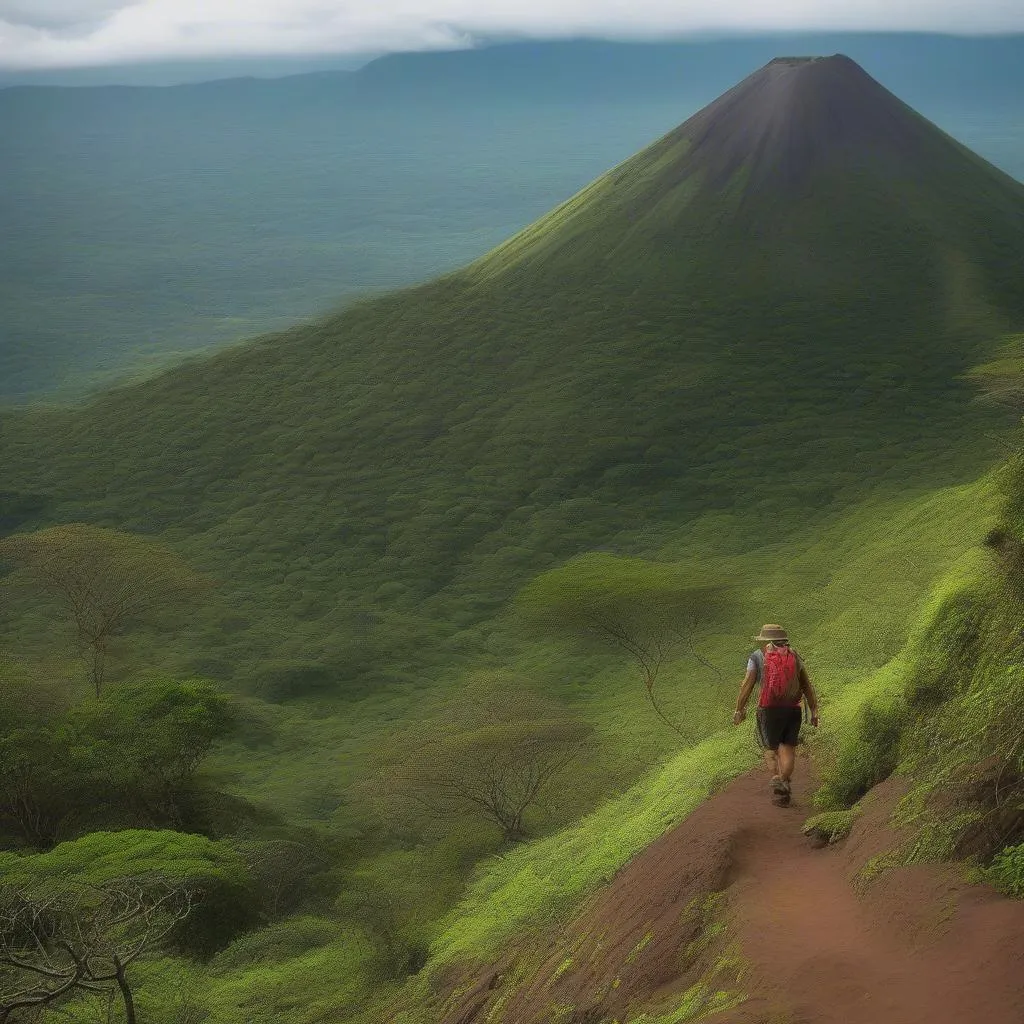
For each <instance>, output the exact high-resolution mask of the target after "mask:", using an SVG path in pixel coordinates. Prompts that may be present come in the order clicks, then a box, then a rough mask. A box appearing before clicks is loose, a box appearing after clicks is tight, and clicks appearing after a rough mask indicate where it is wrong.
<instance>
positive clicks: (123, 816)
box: [0, 680, 231, 847]
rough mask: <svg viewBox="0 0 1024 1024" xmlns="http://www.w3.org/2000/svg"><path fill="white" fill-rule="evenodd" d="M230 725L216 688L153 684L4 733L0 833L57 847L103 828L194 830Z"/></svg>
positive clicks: (117, 690)
mask: <svg viewBox="0 0 1024 1024" xmlns="http://www.w3.org/2000/svg"><path fill="white" fill-rule="evenodd" d="M230 726H231V717H230V714H229V711H228V705H227V701H226V700H225V698H224V696H223V695H222V694H220V693H218V692H217V691H216V690H215V689H214V688H213V687H212V686H210V685H208V684H206V683H202V682H197V681H187V682H177V681H173V680H152V681H149V682H147V683H131V684H119V685H118V686H112V687H109V688H108V689H107V690H106V691H105V692H104V694H103V696H102V697H101V698H100V699H99V700H95V701H87V702H84V703H83V704H81V705H79V706H78V707H75V708H72V709H71V710H70V711H69V712H67V713H65V714H64V715H62V716H59V717H56V718H54V719H53V720H51V721H49V722H46V723H44V724H39V725H32V726H26V727H23V728H16V729H12V730H10V731H9V732H7V733H4V734H0V827H3V826H14V827H15V828H17V830H18V831H19V832H20V833H21V835H22V836H23V837H24V839H25V840H26V841H27V842H28V843H29V844H31V845H32V846H35V847H49V846H52V845H53V844H54V843H55V842H57V841H58V840H59V839H61V838H70V836H71V835H73V834H74V833H75V832H76V831H83V830H88V826H89V825H90V824H92V825H93V826H95V825H96V824H97V823H102V822H109V821H117V822H121V823H125V822H130V823H146V824H153V825H173V826H181V825H183V824H194V823H195V822H194V815H190V814H189V809H190V807H191V805H192V804H193V803H194V800H193V799H192V798H193V796H194V794H195V791H196V787H195V785H194V775H195V772H196V770H197V769H198V767H199V765H200V763H201V762H202V759H203V758H204V757H205V756H206V754H207V752H208V751H209V749H210V746H211V745H212V744H213V743H214V741H215V740H217V739H218V738H220V737H221V736H223V735H225V734H226V733H227V731H228V730H229V728H230Z"/></svg>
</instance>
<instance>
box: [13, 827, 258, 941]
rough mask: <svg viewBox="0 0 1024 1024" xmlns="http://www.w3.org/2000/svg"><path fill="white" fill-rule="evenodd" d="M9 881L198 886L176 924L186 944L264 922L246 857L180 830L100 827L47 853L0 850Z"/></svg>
mask: <svg viewBox="0 0 1024 1024" xmlns="http://www.w3.org/2000/svg"><path fill="white" fill-rule="evenodd" d="M0 878H2V879H3V885H4V886H7V887H10V888H13V889H16V890H19V891H21V892H26V893H33V892H45V891H48V890H49V889H50V888H51V887H53V886H55V885H60V886H65V885H70V886H89V885H99V884H102V883H104V882H110V881H113V880H115V879H119V878H142V879H145V878H153V879H166V880H167V881H169V882H171V883H173V884H178V885H182V886H185V887H186V888H189V889H194V890H195V891H196V892H197V893H199V894H200V900H199V902H198V904H197V906H196V908H195V909H194V910H193V912H192V913H191V914H190V915H189V916H188V917H187V918H186V919H185V920H184V921H182V922H181V924H180V925H179V926H178V927H177V928H176V929H175V933H174V936H175V940H176V943H177V944H178V945H179V946H180V947H181V948H182V949H184V950H188V951H190V952H194V953H198V954H200V955H209V954H212V953H213V952H215V951H216V950H218V949H220V948H221V947H223V946H224V945H225V944H226V943H228V942H229V941H231V939H232V938H234V937H235V936H236V935H237V934H239V933H240V932H242V931H244V930H246V929H247V928H251V927H252V926H253V925H254V924H255V923H256V921H257V915H258V894H257V892H256V889H255V886H254V885H253V881H252V878H251V876H250V874H249V872H248V869H247V868H246V865H245V863H244V861H243V860H242V858H241V857H240V856H239V855H238V854H237V853H236V852H235V851H234V850H232V849H231V847H230V846H228V845H227V844H225V843H218V842H213V841H212V840H210V839H207V838H205V837H204V836H197V835H186V834H184V833H181V832H171V831H168V830H163V831H144V830H139V829H130V830H127V831H124V832H93V833H90V834H89V835H86V836H82V837H81V838H80V839H76V840H75V841H74V842H69V843H61V844H60V845H59V846H55V847H54V848H53V849H52V850H50V851H48V852H47V853H36V854H29V855H27V856H18V855H16V854H13V853H0Z"/></svg>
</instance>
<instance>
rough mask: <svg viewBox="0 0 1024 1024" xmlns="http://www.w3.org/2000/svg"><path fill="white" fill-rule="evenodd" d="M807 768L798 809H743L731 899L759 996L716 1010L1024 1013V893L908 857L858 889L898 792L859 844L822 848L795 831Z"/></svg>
mask: <svg viewBox="0 0 1024 1024" xmlns="http://www.w3.org/2000/svg"><path fill="white" fill-rule="evenodd" d="M807 774H808V773H807V772H806V771H805V772H803V773H802V778H801V779H800V780H799V781H798V784H797V786H796V787H795V792H794V801H793V806H791V807H790V808H788V809H785V810H782V809H779V808H775V807H772V806H771V805H770V804H768V803H767V801H765V800H764V798H763V796H760V798H759V802H754V803H752V804H750V805H749V806H748V807H747V808H746V814H747V815H749V817H748V821H749V827H748V828H747V829H746V830H745V832H746V834H745V836H744V841H743V842H742V843H740V844H737V846H736V849H735V856H734V862H733V868H732V872H731V876H730V877H731V881H732V884H731V886H730V888H729V904H730V907H731V908H732V915H731V916H732V921H731V923H732V927H733V929H734V932H735V934H736V936H737V937H738V938H739V940H740V941H741V943H742V947H743V953H744V956H745V957H746V959H747V960H748V961H749V962H750V964H751V965H752V969H751V972H750V974H749V975H748V977H747V979H746V982H745V986H744V987H745V988H746V990H747V991H748V992H749V993H750V994H751V997H752V998H751V999H750V1000H749V1001H748V1002H747V1003H745V1004H744V1005H743V1006H742V1007H741V1008H739V1009H738V1010H735V1011H731V1012H728V1013H724V1014H720V1015H718V1017H717V1018H712V1019H717V1020H721V1021H722V1022H723V1024H724V1022H725V1021H726V1020H728V1021H730V1022H731V1021H735V1022H737V1024H739V1022H744V1024H747V1022H755V1021H756V1022H758V1024H761V1022H769V1021H771V1022H773V1024H774V1022H776V1021H778V1022H780V1024H781V1022H785V1024H805V1022H806V1024H833V1022H834V1024H840V1022H842V1024H861V1022H863V1024H868V1022H870V1024H922V1022H928V1024H946V1022H949V1024H953V1022H957V1024H960V1022H963V1021H975V1020H977V1021H984V1022H985V1024H1021V1022H1022V1021H1024V905H1022V904H1020V903H1014V902H1011V901H1008V900H1003V899H1000V898H999V897H998V896H996V895H995V894H994V893H992V892H990V891H989V890H988V889H986V888H983V887H978V886H970V885H967V884H966V883H964V882H962V881H960V880H959V879H958V878H957V877H956V875H955V874H954V872H953V871H952V870H950V869H945V868H937V867H913V868H901V869H898V870H895V871H892V872H889V873H887V874H886V875H883V876H882V878H881V879H880V880H879V881H877V882H875V883H873V884H871V885H869V886H867V887H861V888H860V891H858V889H857V888H855V887H854V885H853V884H852V883H853V876H854V875H855V874H856V870H857V868H858V867H859V866H860V865H861V864H863V862H864V860H865V857H866V856H867V855H868V854H869V853H870V852H874V849H872V848H871V847H872V846H873V845H874V847H875V849H882V848H884V847H885V846H886V845H888V842H889V841H890V840H891V839H892V836H891V834H890V833H888V830H887V828H886V827H885V822H886V819H887V818H888V814H889V811H890V810H891V805H892V802H893V801H892V799H891V797H892V796H893V795H894V794H891V791H890V793H889V794H886V792H885V791H882V792H881V793H879V794H878V797H879V799H877V800H876V810H875V812H874V813H873V814H869V815H867V816H866V819H865V820H864V821H863V822H861V823H859V825H858V829H857V832H858V833H859V835H858V837H857V840H858V841H857V842H856V843H854V844H853V848H850V847H849V846H846V847H844V846H843V844H840V845H839V846H837V847H834V848H828V849H824V850H815V849H813V848H812V847H811V846H810V845H809V843H808V841H807V839H806V838H805V837H804V836H802V835H801V833H800V824H801V822H802V821H803V819H804V817H805V816H806V814H807V813H808V806H807V804H808V790H809V788H810V786H809V781H808V778H807ZM737 795H738V794H737ZM887 795H889V796H890V799H886V796H887ZM755 801H757V795H755ZM737 810H739V807H737ZM852 840H853V837H851V842H852Z"/></svg>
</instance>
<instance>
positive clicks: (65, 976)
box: [0, 876, 196, 1024]
mask: <svg viewBox="0 0 1024 1024" xmlns="http://www.w3.org/2000/svg"><path fill="white" fill-rule="evenodd" d="M195 902H196V893H195V892H193V891H192V890H190V889H188V888H186V887H184V886H182V885H180V884H177V883H173V882H171V881H169V880H168V879H166V878H163V877H161V876H154V877H149V878H145V879H136V878H123V879H117V880H114V881H110V882H106V883H103V884H101V885H92V886H82V885H75V884H67V883H65V884H58V885H53V886H50V887H48V888H46V889H43V890H41V891H38V892H34V893H30V894H25V893H21V892H17V891H10V890H8V891H5V892H3V893H0V1024H6V1022H8V1021H12V1020H16V1019H18V1018H16V1017H15V1016H14V1014H15V1013H17V1012H18V1011H22V1012H29V1011H31V1010H32V1009H37V1008H41V1007H44V1006H54V1005H56V1004H58V1003H59V1002H61V1001H62V1000H64V999H66V998H69V997H70V996H72V995H75V994H78V993H82V992H86V993H92V994H94V995H107V994H109V993H111V992H113V991H116V992H117V993H118V994H119V995H120V998H121V1002H122V1003H123V1005H124V1012H125V1021H126V1024H136V1015H135V1000H134V997H133V994H132V986H131V983H130V981H129V978H128V968H129V967H130V966H131V965H132V964H133V963H134V962H135V961H136V960H138V959H139V958H140V957H141V956H142V955H143V954H144V953H146V952H149V951H153V950H155V949H157V948H158V947H159V945H160V943H161V941H162V940H163V939H164V938H165V937H166V936H167V935H168V933H169V932H170V931H171V930H172V929H173V928H174V927H175V926H176V925H177V924H178V923H179V922H180V921H182V920H184V919H185V918H186V917H187V916H188V915H189V914H190V913H191V911H192V908H193V906H194V904H195Z"/></svg>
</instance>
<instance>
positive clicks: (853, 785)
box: [815, 695, 910, 809]
mask: <svg viewBox="0 0 1024 1024" xmlns="http://www.w3.org/2000/svg"><path fill="white" fill-rule="evenodd" d="M909 722H910V709H909V707H908V706H907V704H906V702H905V701H904V700H902V698H901V697H899V696H892V695H890V696H889V697H888V699H876V700H875V701H873V702H871V703H867V704H865V705H864V707H863V708H862V709H861V711H860V713H859V715H858V716H857V720H856V724H855V726H854V728H853V729H852V730H851V732H850V733H849V734H847V735H845V736H844V737H843V739H842V740H841V742H840V746H839V751H838V754H837V756H836V759H835V762H834V763H833V764H831V765H830V766H829V767H828V769H827V770H826V771H825V772H824V773H823V780H822V785H821V788H820V790H819V791H818V794H817V796H816V798H815V800H816V803H817V804H818V805H819V806H821V807H824V808H833V809H835V808H844V807H850V806H852V805H853V804H855V803H856V802H857V801H858V800H859V799H860V798H861V797H862V796H863V795H864V794H865V793H866V792H867V791H868V790H869V789H871V787H872V786H876V785H877V784H878V783H879V782H882V781H883V780H884V779H887V778H888V777H889V776H890V775H891V774H892V773H893V771H895V769H896V766H897V765H898V764H899V760H900V745H901V741H902V738H903V734H904V731H905V729H906V728H907V726H908V724H909Z"/></svg>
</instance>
